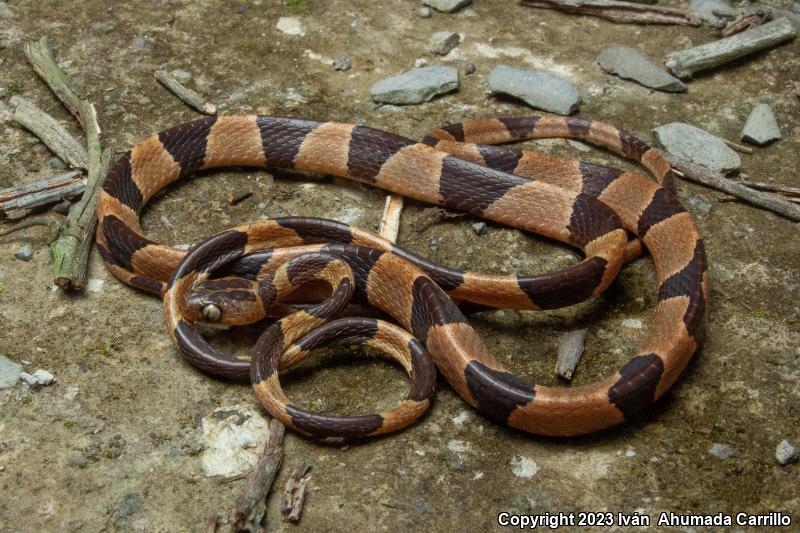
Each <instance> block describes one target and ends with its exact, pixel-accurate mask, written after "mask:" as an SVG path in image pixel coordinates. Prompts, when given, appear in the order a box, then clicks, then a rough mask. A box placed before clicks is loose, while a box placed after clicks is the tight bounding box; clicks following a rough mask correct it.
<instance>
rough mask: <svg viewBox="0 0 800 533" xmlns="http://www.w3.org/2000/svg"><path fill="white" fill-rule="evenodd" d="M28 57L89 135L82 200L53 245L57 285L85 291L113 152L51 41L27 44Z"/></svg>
mask: <svg viewBox="0 0 800 533" xmlns="http://www.w3.org/2000/svg"><path fill="white" fill-rule="evenodd" d="M25 55H26V56H27V58H28V61H29V62H30V64H31V66H32V67H33V70H34V71H35V72H36V73H37V74H38V75H39V76H40V77H41V78H42V79H43V80H44V81H45V83H47V85H48V86H49V87H50V89H51V90H52V91H53V93H55V95H56V96H57V97H58V99H59V100H61V102H62V103H63V104H64V106H66V108H67V109H69V110H70V112H71V113H72V114H73V115H74V116H75V118H76V119H77V120H78V122H79V123H80V124H81V127H82V128H83V130H84V132H85V134H86V147H87V152H88V154H89V160H88V161H89V168H88V171H89V172H88V177H87V180H86V190H85V191H84V193H83V197H82V198H81V200H80V201H79V202H78V203H77V204H75V205H74V206H72V209H70V211H69V215H68V216H67V220H66V223H65V224H64V227H63V228H62V229H61V230H60V232H59V236H58V237H57V238H56V240H55V241H54V242H53V243H52V244H51V245H50V249H51V250H52V252H53V266H54V268H55V283H56V285H58V286H59V287H61V288H62V289H65V290H67V289H82V288H83V287H84V286H85V285H86V269H87V263H88V260H89V250H90V249H91V246H92V243H93V242H94V229H95V226H96V225H97V194H98V193H99V190H100V186H101V185H102V183H103V180H104V179H105V177H106V174H108V169H109V168H110V167H111V160H112V157H113V155H114V153H113V151H112V150H110V149H109V150H103V147H102V145H101V144H100V126H99V125H98V123H97V111H96V110H95V108H94V105H92V104H91V103H89V102H88V101H86V100H83V99H81V98H80V97H79V96H78V94H77V93H76V92H75V90H74V89H73V88H72V84H71V83H70V82H69V80H67V78H66V77H65V76H64V73H63V72H61V70H60V69H59V68H58V65H57V63H56V60H55V56H54V55H53V49H52V46H51V44H50V39H48V38H47V37H42V38H41V39H39V42H38V43H37V42H27V43H25Z"/></svg>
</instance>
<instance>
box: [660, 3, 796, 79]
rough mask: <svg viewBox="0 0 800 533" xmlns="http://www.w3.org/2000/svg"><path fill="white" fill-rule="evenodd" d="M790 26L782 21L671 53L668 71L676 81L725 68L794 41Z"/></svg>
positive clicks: (785, 20) (792, 30) (668, 59)
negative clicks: (714, 68) (756, 53)
mask: <svg viewBox="0 0 800 533" xmlns="http://www.w3.org/2000/svg"><path fill="white" fill-rule="evenodd" d="M795 34H796V32H795V29H794V28H793V27H792V23H791V22H789V21H788V20H787V19H785V18H782V19H778V20H775V21H773V22H770V23H768V24H764V25H763V26H759V27H757V28H753V29H752V30H747V31H745V32H742V33H737V34H736V35H734V36H732V37H726V38H724V39H720V40H718V41H713V42H710V43H706V44H704V45H701V46H696V47H694V48H689V49H688V50H682V51H680V52H673V53H671V54H669V55H668V56H667V63H666V65H667V68H668V69H669V70H670V71H671V72H672V73H673V74H675V75H676V76H678V77H679V78H689V77H691V76H692V75H693V74H694V73H695V72H698V71H700V70H706V69H709V68H712V67H717V66H719V65H724V64H725V63H728V62H730V61H733V60H734V59H738V58H740V57H743V56H746V55H748V54H752V53H753V52H758V51H759V50H764V49H765V48H770V47H772V46H775V45H778V44H781V43H783V42H785V41H789V40H791V39H794V36H795Z"/></svg>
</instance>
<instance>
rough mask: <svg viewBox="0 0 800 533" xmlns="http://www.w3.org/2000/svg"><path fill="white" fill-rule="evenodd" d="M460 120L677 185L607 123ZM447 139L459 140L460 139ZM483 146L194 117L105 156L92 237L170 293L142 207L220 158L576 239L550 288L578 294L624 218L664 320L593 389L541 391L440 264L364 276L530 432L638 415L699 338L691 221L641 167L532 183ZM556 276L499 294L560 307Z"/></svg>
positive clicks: (583, 429)
mask: <svg viewBox="0 0 800 533" xmlns="http://www.w3.org/2000/svg"><path fill="white" fill-rule="evenodd" d="M467 125H469V127H467ZM481 127H483V128H484V130H483V131H482V132H481V131H480V128H481ZM461 128H462V131H463V135H462V140H473V141H475V142H479V143H482V144H492V143H497V142H505V141H507V140H517V139H523V138H534V137H536V136H542V137H544V136H564V137H574V138H581V139H586V140H589V141H591V142H596V143H599V144H602V145H605V146H607V147H609V148H611V149H612V150H616V151H617V152H620V153H622V154H623V155H626V156H628V157H632V158H634V159H636V160H638V161H641V162H642V163H643V164H645V166H648V165H649V168H651V169H655V170H656V172H655V173H656V176H657V177H658V178H659V179H660V180H661V181H662V182H663V183H664V184H665V185H667V186H668V185H669V183H667V181H668V180H669V178H670V176H671V175H670V174H669V166H668V165H666V163H665V162H662V161H661V160H660V159H659V157H660V156H658V155H657V153H656V152H655V151H654V150H652V149H650V148H649V147H647V145H645V144H644V143H641V142H640V141H639V142H632V141H631V139H635V138H633V137H632V136H630V135H629V134H625V133H624V132H621V131H620V130H618V129H616V128H613V127H612V126H609V125H607V124H602V123H599V122H593V121H590V120H586V119H578V118H564V117H535V118H534V117H529V118H526V119H497V120H494V121H471V122H468V123H464V124H463V125H462V126H461ZM470 128H471V130H470V131H469V132H467V130H468V129H470ZM442 131H444V132H445V133H447V134H450V132H447V130H446V129H444V128H443V130H442ZM450 135H451V137H452V138H451V140H452V141H458V137H459V136H458V135H452V134H450ZM481 135H483V136H481ZM442 136H443V137H445V136H444V134H442ZM440 140H441V138H440ZM433 142H434V144H436V143H438V142H439V141H433ZM475 150H476V153H478V154H479V155H481V157H482V158H483V161H482V162H483V163H485V164H486V165H489V166H486V165H480V164H477V163H472V162H469V161H467V160H465V159H463V158H461V157H455V156H453V155H451V154H448V153H447V152H444V151H441V150H437V149H434V148H432V147H430V146H428V145H427V144H425V143H417V142H415V141H412V140H409V139H405V138H403V137H399V136H396V135H393V134H390V133H387V132H382V131H380V130H374V129H371V128H367V127H364V126H355V125H350V124H340V123H331V122H316V121H307V120H298V119H282V118H273V117H263V116H250V117H218V118H217V117H213V118H208V119H203V120H199V121H196V122H192V123H189V124H184V125H182V126H178V127H176V128H172V129H170V130H166V131H164V132H161V133H160V134H157V135H154V136H152V137H150V138H148V139H147V140H145V141H144V142H143V143H141V144H139V145H137V146H136V147H134V148H133V149H132V150H131V152H129V153H128V154H126V155H125V156H123V157H122V159H120V161H118V162H117V164H116V165H115V166H114V167H113V168H112V171H111V172H110V174H109V177H108V179H107V180H106V183H105V185H104V187H103V191H102V192H101V194H100V202H99V209H98V213H99V227H98V235H97V242H98V247H99V249H100V252H101V254H102V256H103V259H104V260H105V262H106V264H107V266H108V267H109V269H110V270H111V271H112V273H114V275H116V276H117V277H119V278H120V279H121V280H122V281H124V282H126V283H128V284H130V285H132V286H135V287H138V288H141V289H144V290H147V291H150V292H154V293H161V294H163V293H164V292H165V291H166V281H167V280H168V279H169V277H170V275H171V274H172V272H173V270H174V269H175V267H176V266H177V265H178V263H179V262H180V261H181V259H182V257H183V256H184V254H185V252H183V251H181V250H176V249H173V248H170V247H167V246H163V245H160V244H157V243H154V242H152V241H150V240H149V239H148V238H147V237H146V236H144V234H143V232H142V230H141V226H140V221H139V212H140V210H141V209H142V207H143V206H144V205H145V203H146V202H147V201H148V200H149V199H150V198H152V196H153V195H154V194H155V193H156V192H158V191H159V190H161V189H162V188H163V187H165V186H166V185H168V184H169V183H172V182H174V181H176V180H178V179H179V178H181V177H183V176H186V175H188V174H191V173H192V172H195V171H198V170H203V169H210V168H218V167H226V166H254V167H266V168H270V167H276V168H291V169H298V170H308V171H315V172H325V173H329V174H334V175H338V176H343V177H349V178H352V179H356V180H358V181H362V182H364V183H367V184H371V185H374V186H377V187H380V188H384V189H386V190H389V191H392V192H395V193H398V194H402V195H404V196H409V197H412V198H416V199H418V200H422V201H426V202H430V203H434V204H437V205H442V206H444V207H447V208H450V209H458V210H463V211H467V212H469V213H472V214H475V215H478V216H482V217H484V218H487V219H489V220H493V221H496V222H500V223H503V224H507V225H510V226H513V227H517V228H520V229H526V230H529V231H534V232H536V233H539V234H542V235H545V236H548V237H551V238H554V239H557V240H559V241H562V242H565V243H567V244H571V245H573V246H578V247H580V248H582V249H583V250H584V252H585V254H586V259H585V260H584V261H583V262H581V263H580V264H578V265H576V266H575V267H573V268H572V270H571V271H570V272H569V274H568V275H567V276H565V277H562V278H557V279H558V281H559V283H560V285H559V287H558V291H555V292H556V293H564V292H569V290H570V289H569V287H570V285H569V283H570V282H573V283H576V284H578V285H581V284H582V286H583V287H591V290H589V291H586V290H584V291H583V294H584V295H585V296H584V297H588V296H591V295H592V294H595V293H596V292H599V291H600V290H602V289H603V288H605V287H607V286H608V284H610V283H611V281H612V280H613V279H614V277H615V275H616V273H617V272H618V270H619V268H620V267H621V265H622V263H623V261H624V259H625V258H626V255H627V256H628V258H630V255H631V253H630V248H629V249H628V250H627V251H626V243H627V238H626V236H625V231H624V230H623V227H624V228H626V229H628V230H629V231H632V232H633V233H634V234H635V235H636V236H637V237H638V238H639V239H641V242H642V243H643V244H644V246H645V247H646V248H647V249H648V250H649V252H650V254H651V255H652V257H653V260H654V262H655V266H656V270H657V274H658V282H659V293H658V299H659V301H658V304H657V308H656V316H655V321H654V324H653V326H652V327H651V328H650V331H649V332H648V335H647V337H646V339H645V341H644V343H643V346H642V348H641V349H640V351H639V353H638V354H637V355H635V356H634V357H633V358H631V359H630V360H629V361H628V363H626V364H625V365H624V366H623V367H622V368H621V369H620V370H619V371H618V372H616V373H615V374H614V375H612V376H610V377H608V378H607V379H605V380H603V381H601V382H598V383H595V384H593V385H589V386H585V387H574V388H552V387H544V386H539V385H534V384H532V383H529V382H527V381H525V380H523V379H521V378H519V377H517V376H515V375H513V374H511V373H510V372H508V371H507V370H506V369H505V368H504V367H503V366H502V365H501V364H500V363H498V362H497V361H496V360H495V359H494V358H493V357H492V356H491V354H489V352H488V350H487V349H486V347H485V346H484V345H483V343H482V341H481V340H480V339H479V338H478V336H477V334H476V333H475V332H474V330H473V329H472V328H471V327H470V326H469V324H468V323H467V321H466V319H465V318H464V316H463V315H462V314H461V312H460V311H459V309H458V307H456V306H455V304H454V303H453V301H452V300H451V299H450V298H449V297H448V296H447V294H446V293H445V292H444V291H443V290H442V288H441V287H440V286H439V285H437V283H436V282H434V281H433V279H431V276H429V275H428V273H426V272H425V271H424V269H420V268H417V267H416V266H414V265H413V264H411V266H410V267H409V265H410V263H409V262H408V261H405V260H404V259H402V258H400V257H399V256H398V255H396V254H393V253H386V252H381V255H380V259H379V260H378V261H377V262H376V263H375V264H374V265H373V266H372V267H371V269H370V270H372V269H382V271H381V272H382V274H381V276H377V277H376V279H377V278H378V277H379V278H380V279H381V284H380V285H379V286H370V284H369V283H367V284H366V291H367V297H368V299H369V301H370V303H372V304H373V305H376V306H377V307H381V305H384V306H387V307H392V308H393V310H394V312H393V313H391V314H392V316H394V317H395V318H396V319H398V321H399V322H400V323H401V324H403V325H404V326H405V327H407V328H408V329H409V330H410V331H412V332H413V333H414V334H415V335H416V336H417V337H418V338H419V339H420V340H421V341H422V342H423V343H424V344H425V346H426V348H427V349H428V351H429V353H430V354H431V356H432V357H433V359H434V362H435V364H436V366H437V368H438V369H439V370H440V371H441V372H442V374H443V375H444V376H445V378H446V379H447V380H448V382H449V383H450V385H451V386H452V387H453V388H454V389H455V390H456V391H457V393H458V394H459V395H460V396H461V397H462V398H463V399H464V400H466V401H467V402H468V403H470V404H471V405H473V406H474V407H476V408H477V409H478V410H479V411H481V412H482V413H484V414H485V415H487V416H489V417H490V418H492V419H494V420H497V421H499V422H502V423H505V424H508V425H509V426H511V427H515V428H518V429H521V430H524V431H528V432H531V433H537V434H545V435H577V434H582V433H588V432H592V431H597V430H600V429H603V428H606V427H609V426H612V425H614V424H617V423H620V422H622V421H624V420H625V419H626V418H630V417H631V416H634V415H635V414H637V413H639V412H641V411H642V410H644V409H645V408H647V407H648V406H649V405H650V404H652V403H653V402H654V401H655V400H656V399H657V398H659V397H660V396H661V395H663V394H664V392H666V390H667V389H669V387H670V386H671V385H672V384H673V383H674V381H675V380H676V379H677V377H678V376H679V375H680V373H681V371H682V370H683V368H684V367H685V365H686V363H687V362H688V361H689V359H690V358H691V355H692V354H693V353H694V351H695V349H696V348H697V346H698V344H699V339H700V335H701V332H702V323H703V319H704V314H705V307H706V301H707V298H708V276H707V271H706V262H705V253H704V249H703V244H702V240H701V238H700V236H699V233H698V231H697V229H696V227H695V225H694V222H693V221H692V219H691V217H690V216H689V215H688V214H687V213H686V212H685V211H684V210H683V208H682V207H681V205H680V203H679V202H678V201H677V200H676V199H675V197H674V195H673V194H672V193H671V192H670V191H669V190H668V188H665V187H661V186H659V184H658V183H655V182H651V181H649V180H646V179H639V178H637V177H630V176H627V175H626V173H617V174H615V173H606V174H605V175H604V176H601V177H600V179H599V180H588V179H585V178H586V176H584V175H583V174H581V173H580V172H578V173H574V172H573V173H572V174H571V175H569V176H566V177H565V178H564V179H565V180H572V182H571V183H572V188H571V190H570V189H569V188H563V187H559V186H556V185H553V184H551V183H547V182H546V181H543V180H538V179H536V177H537V176H536V174H537V171H536V169H535V165H529V167H530V168H527V169H524V170H525V171H524V172H523V171H520V169H519V167H520V163H521V162H522V161H523V160H524V159H525V158H524V157H520V158H519V160H518V161H517V164H516V165H514V167H515V168H513V169H511V168H508V167H509V165H510V164H509V163H504V165H505V166H501V170H497V169H494V168H491V166H498V165H497V163H496V162H493V161H487V160H486V157H484V155H483V154H481V153H480V152H481V149H477V148H476V149H475ZM473 159H477V157H475V158H473ZM480 162H481V161H478V163H480ZM493 163H494V165H493ZM665 165H666V166H665ZM504 170H505V172H504ZM508 170H511V171H513V172H515V173H517V174H521V175H514V174H510V173H508V172H507V171H508ZM578 170H579V171H580V169H578ZM526 175H527V176H530V177H531V178H533V179H529V178H526V177H524V176H526ZM258 231H270V232H275V234H276V235H277V237H276V242H277V244H276V246H280V243H281V241H282V239H283V240H285V241H287V242H288V241H297V240H301V241H302V240H303V234H302V232H298V231H297V230H295V229H293V228H287V227H284V226H281V225H280V223H278V222H271V223H270V224H267V225H266V226H263V225H260V226H253V227H243V228H242V229H239V230H235V233H234V234H235V235H236V239H237V242H239V246H241V247H242V248H243V249H245V250H246V249H247V242H248V241H249V240H250V239H254V238H255V237H256V235H255V234H254V233H253V232H258ZM403 265H405V266H403ZM409 271H411V272H412V274H409V273H408V272H409ZM562 272H563V271H562ZM558 274H561V273H555V275H558ZM392 276H395V278H394V280H393V278H392ZM472 276H474V275H472V274H464V275H463V276H462V277H463V279H454V280H452V282H451V284H452V285H459V284H460V285H462V286H464V285H470V284H475V283H477V284H479V283H480V281H475V279H474V278H473V277H472ZM547 276H548V275H545V276H541V277H540V278H542V281H541V282H537V283H538V285H537V286H535V287H526V286H523V284H521V283H519V281H518V280H517V283H516V284H515V285H509V287H505V288H504V290H506V289H507V290H511V289H513V290H511V292H509V293H508V295H507V297H506V296H503V297H501V299H502V298H507V299H508V300H509V301H512V300H514V299H516V300H517V305H519V303H518V302H519V301H521V300H524V299H527V301H528V302H530V303H528V304H527V307H524V306H523V307H522V308H534V309H535V308H544V307H551V306H553V307H555V306H557V304H558V301H546V302H545V303H544V305H542V303H541V302H537V301H536V298H537V295H538V294H539V293H537V292H536V291H537V290H538V291H543V294H546V295H548V294H549V295H552V294H554V291H553V290H552V288H550V287H548V283H549V282H550V281H551V280H550V279H548V278H547ZM367 279H369V274H368V278H367ZM450 289H453V287H450ZM548 289H550V290H549V292H548ZM390 299H391V300H394V303H392V302H389V301H388V300H390ZM565 299H566V300H567V301H572V300H574V297H567V298H565ZM556 300H558V298H556ZM500 303H502V302H500ZM395 315H396V316H395Z"/></svg>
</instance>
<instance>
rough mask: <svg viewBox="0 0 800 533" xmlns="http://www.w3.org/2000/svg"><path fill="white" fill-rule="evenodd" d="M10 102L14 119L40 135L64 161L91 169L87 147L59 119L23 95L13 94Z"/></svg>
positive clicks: (77, 166) (76, 166)
mask: <svg viewBox="0 0 800 533" xmlns="http://www.w3.org/2000/svg"><path fill="white" fill-rule="evenodd" d="M10 102H11V105H12V106H14V121H15V122H16V123H17V124H19V125H20V126H23V127H24V128H25V129H27V130H30V132H31V133H33V134H34V135H36V136H37V137H39V139H40V140H41V141H42V142H43V143H44V144H45V145H47V147H48V148H50V150H52V151H53V153H54V154H56V155H57V156H58V157H59V158H60V159H61V160H62V161H66V162H67V163H69V165H70V166H72V167H75V168H82V169H85V170H88V169H89V154H87V153H86V148H84V147H83V145H82V144H81V143H80V142H79V141H78V140H77V139H76V138H75V137H73V136H72V135H71V134H70V133H69V132H68V131H67V130H66V129H64V126H62V125H61V123H60V122H59V121H57V120H56V119H54V118H53V117H51V116H50V115H48V114H47V113H45V112H44V111H42V110H41V109H39V108H38V107H36V104H34V103H33V102H31V101H30V100H28V99H26V98H23V97H21V96H12V97H11V100H10Z"/></svg>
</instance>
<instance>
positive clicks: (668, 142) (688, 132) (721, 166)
mask: <svg viewBox="0 0 800 533" xmlns="http://www.w3.org/2000/svg"><path fill="white" fill-rule="evenodd" d="M653 136H654V139H655V143H656V144H657V145H658V146H659V147H661V148H664V149H665V150H666V151H668V152H669V153H671V154H673V155H676V156H678V157H680V158H683V159H688V160H689V161H692V162H694V163H697V164H698V165H703V166H704V167H706V168H708V169H711V170H714V171H716V172H720V173H722V174H728V173H730V172H733V171H735V170H738V169H739V167H741V166H742V159H741V158H740V157H739V154H737V153H736V152H734V151H733V150H732V149H731V148H729V147H728V145H727V144H725V142H724V141H723V140H722V139H720V138H719V137H716V136H714V135H712V134H710V133H708V132H707V131H705V130H701V129H700V128H698V127H695V126H692V125H691V124H684V123H682V122H671V123H669V124H665V125H663V126H659V127H658V128H655V129H653Z"/></svg>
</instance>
